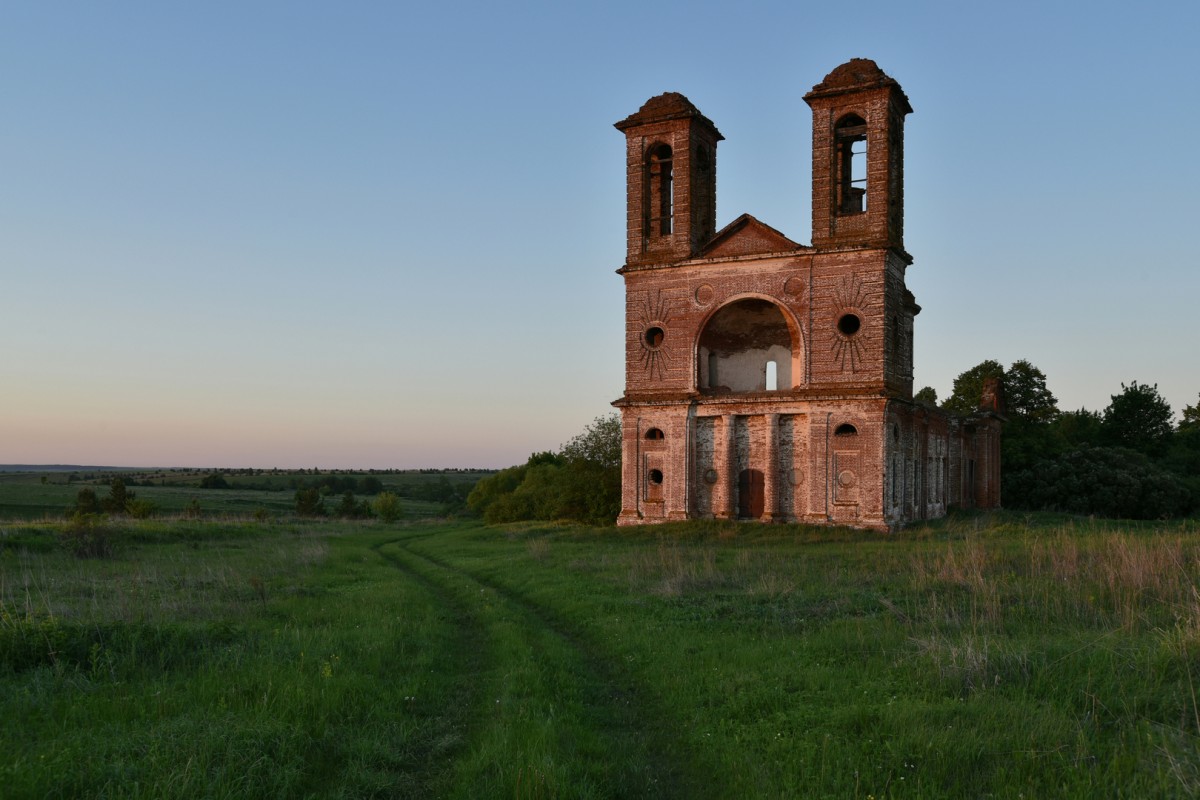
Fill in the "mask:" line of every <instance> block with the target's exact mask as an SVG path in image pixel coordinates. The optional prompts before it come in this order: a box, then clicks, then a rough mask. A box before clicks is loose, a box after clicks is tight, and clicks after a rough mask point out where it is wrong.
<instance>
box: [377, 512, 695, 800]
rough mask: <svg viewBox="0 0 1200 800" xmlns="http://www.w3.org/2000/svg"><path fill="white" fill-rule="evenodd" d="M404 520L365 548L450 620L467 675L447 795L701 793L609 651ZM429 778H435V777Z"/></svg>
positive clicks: (665, 726) (662, 724)
mask: <svg viewBox="0 0 1200 800" xmlns="http://www.w3.org/2000/svg"><path fill="white" fill-rule="evenodd" d="M453 535H454V533H453V531H430V530H429V529H424V530H422V531H420V532H416V531H414V532H413V533H412V534H410V535H408V536H404V537H401V538H397V539H395V540H392V541H389V542H386V543H382V544H379V545H376V546H375V547H374V548H373V549H374V550H375V551H376V552H377V553H378V554H379V555H380V556H381V557H383V558H384V559H386V560H387V561H388V562H390V563H391V564H392V565H394V566H395V567H396V568H397V569H399V570H400V571H402V572H403V573H404V574H405V575H406V576H408V577H409V578H411V579H413V580H415V581H417V582H419V583H420V584H421V585H423V586H424V587H425V588H426V590H427V591H429V592H430V593H431V594H432V595H434V596H435V597H436V598H437V599H438V601H439V602H440V603H442V604H444V605H445V606H446V608H447V613H449V614H451V615H452V616H453V617H454V618H455V619H456V620H457V624H458V625H459V628H460V631H461V639H462V645H463V652H464V654H466V658H467V659H468V663H462V664H457V665H447V666H448V668H450V669H454V670H456V671H459V672H461V674H462V678H463V680H464V681H470V682H471V683H472V684H473V685H471V686H469V687H464V689H463V691H462V692H460V693H459V695H460V697H459V699H458V702H460V703H461V706H460V708H459V709H456V711H455V713H456V715H457V716H458V718H459V724H460V725H461V727H462V728H463V729H464V732H465V737H466V740H467V745H466V747H465V748H464V752H462V754H461V756H460V757H459V758H458V760H457V762H456V763H455V764H454V765H453V766H452V767H451V768H449V769H447V770H446V771H445V774H444V775H443V776H442V778H441V779H440V781H445V785H444V786H442V787H440V788H441V789H442V790H444V793H445V794H448V795H451V796H475V797H479V796H514V794H515V795H516V796H529V797H546V796H562V797H656V798H663V797H668V798H669V797H688V798H696V797H706V796H714V795H715V791H714V787H713V785H712V784H711V783H710V782H708V781H701V780H697V777H696V774H697V773H696V770H695V769H692V768H689V767H688V766H687V765H681V764H677V763H673V761H672V760H671V758H670V756H668V755H667V754H666V749H665V748H664V747H663V746H662V743H663V742H664V741H669V740H670V738H671V731H670V730H669V722H667V721H666V720H665V719H664V718H663V716H662V715H659V714H655V713H653V711H652V706H651V705H649V704H648V703H647V702H646V699H645V696H646V693H645V692H644V691H642V690H641V689H640V688H639V687H637V686H636V685H635V683H634V682H633V681H632V679H631V678H630V677H629V675H628V674H627V673H625V672H624V671H623V670H622V669H621V665H620V663H619V661H618V660H616V659H615V658H614V657H612V656H611V655H609V654H605V653H603V652H601V651H600V650H599V649H598V648H596V647H595V646H594V645H592V644H591V643H589V641H588V639H587V637H586V635H584V633H583V632H581V631H579V630H575V629H573V628H572V627H571V626H570V625H569V624H567V623H565V622H564V621H563V620H562V619H561V618H560V617H559V616H557V615H556V614H555V613H554V610H553V609H552V608H547V607H545V606H543V605H539V604H538V603H536V602H533V601H531V600H530V599H529V598H528V597H525V596H522V595H521V594H519V593H517V592H516V591H514V590H513V589H512V588H511V587H507V586H505V585H502V584H500V583H498V582H496V581H495V580H491V579H488V578H486V577H483V576H480V575H477V574H473V573H472V572H471V571H469V570H468V569H465V568H463V567H461V566H459V565H456V564H454V563H453V562H452V560H451V559H450V558H449V557H447V556H445V555H444V554H441V553H439V552H438V550H439V549H440V548H438V547H436V546H435V543H437V542H438V541H439V539H438V538H435V537H446V536H453ZM440 781H439V782H440Z"/></svg>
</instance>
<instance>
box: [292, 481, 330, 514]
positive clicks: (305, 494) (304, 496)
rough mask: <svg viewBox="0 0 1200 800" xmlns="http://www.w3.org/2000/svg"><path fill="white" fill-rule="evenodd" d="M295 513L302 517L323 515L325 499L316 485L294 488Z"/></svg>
mask: <svg viewBox="0 0 1200 800" xmlns="http://www.w3.org/2000/svg"><path fill="white" fill-rule="evenodd" d="M296 513H297V514H299V515H300V516H302V517H323V516H325V501H324V498H322V497H321V490H320V489H319V488H317V487H316V486H313V487H310V488H308V489H297V490H296Z"/></svg>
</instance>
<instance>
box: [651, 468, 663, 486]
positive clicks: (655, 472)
mask: <svg viewBox="0 0 1200 800" xmlns="http://www.w3.org/2000/svg"><path fill="white" fill-rule="evenodd" d="M650 482H651V483H653V484H654V485H655V486H657V485H659V484H660V483H662V482H663V474H662V470H661V469H652V470H650Z"/></svg>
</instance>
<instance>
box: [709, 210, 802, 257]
mask: <svg viewBox="0 0 1200 800" xmlns="http://www.w3.org/2000/svg"><path fill="white" fill-rule="evenodd" d="M802 247H803V245H800V244H797V243H796V242H793V241H792V240H791V239H789V238H787V237H786V236H784V235H783V234H782V233H780V232H779V231H777V230H775V229H774V228H772V227H771V226H770V225H767V224H766V223H763V222H759V221H758V220H757V219H755V218H754V217H752V216H750V215H749V214H742V215H741V216H740V217H738V218H737V219H735V220H734V221H733V222H731V223H729V224H728V225H726V226H725V227H724V228H722V229H721V230H719V231H717V235H716V236H714V237H713V238H712V241H710V242H709V243H708V244H707V245H706V246H705V247H704V251H703V252H702V253H701V254H700V255H701V257H702V258H724V257H731V256H752V255H757V254H759V253H781V252H786V251H788V250H799V249H801V248H802Z"/></svg>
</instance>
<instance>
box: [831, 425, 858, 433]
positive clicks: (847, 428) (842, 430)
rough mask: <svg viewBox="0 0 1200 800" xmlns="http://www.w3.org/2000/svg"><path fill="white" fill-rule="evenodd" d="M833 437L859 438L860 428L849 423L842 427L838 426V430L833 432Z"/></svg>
mask: <svg viewBox="0 0 1200 800" xmlns="http://www.w3.org/2000/svg"><path fill="white" fill-rule="evenodd" d="M833 435H834V436H857V435H858V428H856V427H854V426H853V425H851V424H850V423H849V422H844V423H842V424H841V425H838V426H837V429H836V430H835V431H834V432H833Z"/></svg>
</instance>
